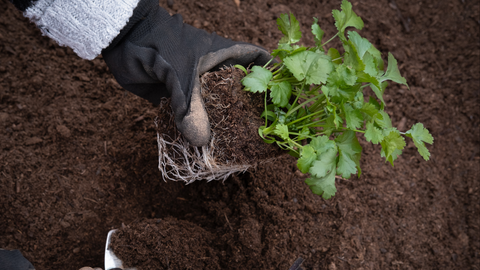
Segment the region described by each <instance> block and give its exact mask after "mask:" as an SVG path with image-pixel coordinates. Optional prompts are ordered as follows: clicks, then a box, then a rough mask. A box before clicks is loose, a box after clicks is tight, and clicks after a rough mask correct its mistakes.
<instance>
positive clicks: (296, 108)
mask: <svg viewBox="0 0 480 270" xmlns="http://www.w3.org/2000/svg"><path fill="white" fill-rule="evenodd" d="M298 96H300V95H298ZM298 96H297V97H298ZM317 98H319V96H314V97H312V98H310V99H307V100H306V101H304V102H302V103H301V104H299V105H298V106H296V107H294V108H293V109H292V110H289V112H288V113H287V114H286V116H289V115H290V114H292V113H293V112H295V111H296V110H298V109H300V108H302V107H303V106H304V105H306V104H308V103H309V102H312V101H314V100H315V99H317ZM295 101H296V100H295ZM294 104H295V103H294Z"/></svg>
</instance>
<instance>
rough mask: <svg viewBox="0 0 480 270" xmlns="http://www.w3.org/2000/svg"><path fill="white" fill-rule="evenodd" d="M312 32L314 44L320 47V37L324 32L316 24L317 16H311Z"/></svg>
mask: <svg viewBox="0 0 480 270" xmlns="http://www.w3.org/2000/svg"><path fill="white" fill-rule="evenodd" d="M312 33H313V36H314V38H315V46H317V47H319V48H320V47H321V46H322V38H323V35H324V34H325V32H324V31H323V30H322V29H321V28H320V26H319V25H318V19H317V18H313V24H312Z"/></svg>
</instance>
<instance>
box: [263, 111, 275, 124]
mask: <svg viewBox="0 0 480 270" xmlns="http://www.w3.org/2000/svg"><path fill="white" fill-rule="evenodd" d="M260 117H261V118H265V117H266V118H267V120H269V121H272V122H273V121H275V120H276V119H277V115H276V114H275V113H274V112H272V111H263V113H262V114H261V115H260Z"/></svg>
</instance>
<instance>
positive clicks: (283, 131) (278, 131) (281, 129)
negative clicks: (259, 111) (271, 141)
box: [274, 124, 290, 141]
mask: <svg viewBox="0 0 480 270" xmlns="http://www.w3.org/2000/svg"><path fill="white" fill-rule="evenodd" d="M274 133H275V135H278V136H279V137H280V138H282V139H284V140H286V141H287V140H289V139H290V137H289V133H288V127H287V126H286V125H284V124H277V125H276V126H275V131H274Z"/></svg>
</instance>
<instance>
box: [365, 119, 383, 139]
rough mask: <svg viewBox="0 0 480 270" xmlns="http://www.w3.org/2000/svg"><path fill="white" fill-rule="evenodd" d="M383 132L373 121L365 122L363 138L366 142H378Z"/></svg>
mask: <svg viewBox="0 0 480 270" xmlns="http://www.w3.org/2000/svg"><path fill="white" fill-rule="evenodd" d="M383 137H384V136H383V132H382V130H381V129H379V128H377V127H375V125H374V124H373V122H368V123H367V129H366V131H365V139H367V142H372V143H373V144H378V143H379V142H381V141H382V140H383Z"/></svg>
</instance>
